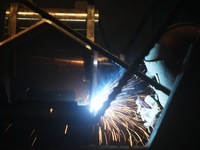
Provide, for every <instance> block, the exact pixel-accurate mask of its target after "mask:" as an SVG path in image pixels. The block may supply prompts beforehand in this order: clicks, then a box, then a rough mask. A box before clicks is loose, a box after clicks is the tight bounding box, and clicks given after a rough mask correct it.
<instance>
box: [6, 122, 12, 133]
mask: <svg viewBox="0 0 200 150" xmlns="http://www.w3.org/2000/svg"><path fill="white" fill-rule="evenodd" d="M11 126H12V123H10V124H9V125H8V127H7V128H6V130H5V131H4V132H5V133H6V132H7V131H8V129H9V128H10V127H11Z"/></svg>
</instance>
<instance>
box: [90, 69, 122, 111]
mask: <svg viewBox="0 0 200 150" xmlns="http://www.w3.org/2000/svg"><path fill="white" fill-rule="evenodd" d="M124 71H125V70H124V69H123V68H119V69H118V70H117V71H114V72H112V73H111V74H109V75H108V76H107V79H106V80H103V81H102V83H101V85H100V84H98V89H96V90H95V91H98V92H96V93H95V94H92V95H93V97H92V98H91V101H90V112H91V113H93V114H94V115H95V114H96V113H97V112H98V111H99V110H100V109H101V107H102V106H103V103H104V102H105V101H107V99H108V96H109V95H110V94H111V93H112V91H113V89H114V87H116V86H117V85H118V82H119V80H120V78H121V77H122V75H123V73H124ZM94 95H95V96H94Z"/></svg>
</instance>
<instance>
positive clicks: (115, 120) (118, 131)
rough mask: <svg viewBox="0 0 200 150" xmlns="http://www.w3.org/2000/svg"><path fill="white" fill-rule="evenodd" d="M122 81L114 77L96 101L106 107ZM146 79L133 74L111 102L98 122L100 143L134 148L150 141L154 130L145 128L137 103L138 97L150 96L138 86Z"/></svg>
mask: <svg viewBox="0 0 200 150" xmlns="http://www.w3.org/2000/svg"><path fill="white" fill-rule="evenodd" d="M118 81H119V79H112V80H110V81H109V82H108V84H106V86H105V88H104V89H103V90H102V91H101V93H99V95H97V97H96V99H95V100H94V101H93V102H94V103H95V104H97V103H98V106H100V107H102V105H103V102H105V101H106V100H107V98H108V95H109V94H110V93H111V92H112V91H113V88H114V87H115V86H117V85H118ZM143 82H144V81H142V80H141V79H140V78H138V77H137V76H135V75H133V76H132V78H131V79H129V80H128V81H127V84H126V85H125V86H124V87H123V88H122V90H121V92H120V93H119V94H118V95H117V96H116V98H115V99H114V100H113V101H112V102H111V103H110V107H109V108H108V109H107V110H106V111H105V113H104V115H102V116H101V117H100V120H99V122H98V123H97V129H98V135H97V136H98V138H99V145H103V144H104V145H108V144H117V143H118V144H122V145H129V146H130V147H133V146H135V145H137V146H144V145H145V144H146V143H147V142H148V140H149V137H150V133H149V132H148V130H147V128H145V126H144V121H143V120H142V119H141V116H140V114H138V113H137V109H138V105H137V104H136V100H137V99H138V98H140V99H142V98H144V97H145V96H146V95H147V91H146V90H139V88H138V89H137V87H136V86H139V85H140V84H141V83H143ZM145 86H146V85H145ZM100 107H98V109H96V111H98V110H99V109H100ZM103 135H104V136H103Z"/></svg>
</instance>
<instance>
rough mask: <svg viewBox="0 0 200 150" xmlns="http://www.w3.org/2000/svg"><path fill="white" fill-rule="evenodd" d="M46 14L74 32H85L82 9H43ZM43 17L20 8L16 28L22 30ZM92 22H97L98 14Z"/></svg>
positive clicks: (7, 15)
mask: <svg viewBox="0 0 200 150" xmlns="http://www.w3.org/2000/svg"><path fill="white" fill-rule="evenodd" d="M43 10H44V11H45V12H47V13H48V14H50V15H52V16H53V17H55V18H56V19H58V20H59V21H61V22H63V23H65V24H68V25H70V26H72V27H73V28H74V29H76V30H86V20H87V11H86V10H83V9H64V8H45V9H43ZM10 13H11V12H10V10H9V9H7V11H6V16H5V21H6V24H5V27H7V26H8V20H9V15H10ZM42 19H43V17H42V16H41V15H40V14H38V13H36V12H34V11H32V10H31V9H28V8H22V7H20V8H19V10H18V12H17V25H18V28H20V29H24V28H26V27H28V26H30V25H31V24H34V23H36V22H37V21H40V20H42ZM94 22H95V23H98V22H99V12H98V10H95V12H94Z"/></svg>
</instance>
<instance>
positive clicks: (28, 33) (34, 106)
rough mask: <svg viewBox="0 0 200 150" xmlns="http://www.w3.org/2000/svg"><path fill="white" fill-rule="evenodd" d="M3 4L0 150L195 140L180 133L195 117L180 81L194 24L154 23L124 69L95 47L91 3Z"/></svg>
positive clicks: (190, 56)
mask: <svg viewBox="0 0 200 150" xmlns="http://www.w3.org/2000/svg"><path fill="white" fill-rule="evenodd" d="M6 4H8V5H6V7H3V8H4V10H3V11H2V12H3V13H2V12H1V14H3V15H2V16H1V18H0V19H1V20H3V23H2V24H1V25H2V27H3V28H2V27H1V29H3V30H1V41H0V69H1V70H0V71H1V72H0V148H2V149H6V150H7V149H8V150H9V149H14V148H15V149H16V148H20V149H65V148H68V149H99V148H100V149H102V148H103V149H107V148H108V149H111V148H112V149H148V150H151V149H170V148H171V146H172V145H175V146H180V145H181V143H182V140H179V138H180V137H183V136H184V135H187V137H186V139H187V141H188V142H193V141H195V140H194V139H193V138H190V131H188V130H187V129H185V128H186V127H188V128H191V126H192V127H195V129H196V128H197V127H196V125H195V124H192V123H191V122H187V121H186V122H184V120H185V119H186V118H188V117H191V118H190V119H196V117H197V116H196V110H197V109H196V107H197V104H196V96H195V94H196V93H195V92H196V90H193V87H194V85H197V82H196V80H195V82H194V81H193V80H192V81H191V80H190V79H191V78H193V79H196V76H194V75H193V74H190V73H191V72H194V71H195V68H194V65H196V60H197V59H196V57H197V51H198V49H199V46H200V43H199V31H200V26H199V25H197V24H193V23H188V22H187V23H186V22H184V23H180V24H175V25H172V26H169V24H167V23H166V22H164V23H163V26H161V27H160V28H159V29H160V30H158V32H156V33H155V35H156V36H153V38H152V39H151V40H150V41H149V43H147V44H146V46H145V47H144V49H142V51H141V55H140V56H139V57H138V59H136V60H134V62H133V63H132V64H128V63H126V61H125V60H124V59H123V60H122V59H120V57H118V56H116V55H114V54H112V53H110V52H109V51H108V50H106V49H104V48H102V47H101V46H99V45H98V44H96V43H98V42H97V41H98V38H97V37H96V36H95V34H97V33H98V23H99V12H98V10H96V9H95V6H94V5H90V4H88V3H87V2H85V1H78V2H76V3H75V8H74V9H62V8H58V9H57V8H54V9H53V8H40V7H37V5H35V4H34V3H32V2H31V1H27V0H17V1H10V2H8V3H6ZM168 17H169V18H167V21H168V20H170V19H171V17H173V11H172V12H170V14H169V16H168ZM185 86H190V87H191V89H190V90H185V88H184V87H185ZM189 98H192V104H189V105H188V104H187V102H188V101H189V100H188V99H189ZM188 107H189V109H188ZM192 108H195V109H192ZM176 111H177V112H176ZM185 112H187V113H186V114H185ZM171 121H173V122H171ZM180 122H181V125H180ZM182 122H184V124H183V123H182ZM191 124H192V125H191ZM167 127H169V129H168V130H166V129H167ZM185 130H186V131H185ZM183 131H184V132H183ZM197 131H198V130H197ZM171 138H172V141H170V139H171ZM169 142H170V143H169Z"/></svg>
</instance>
